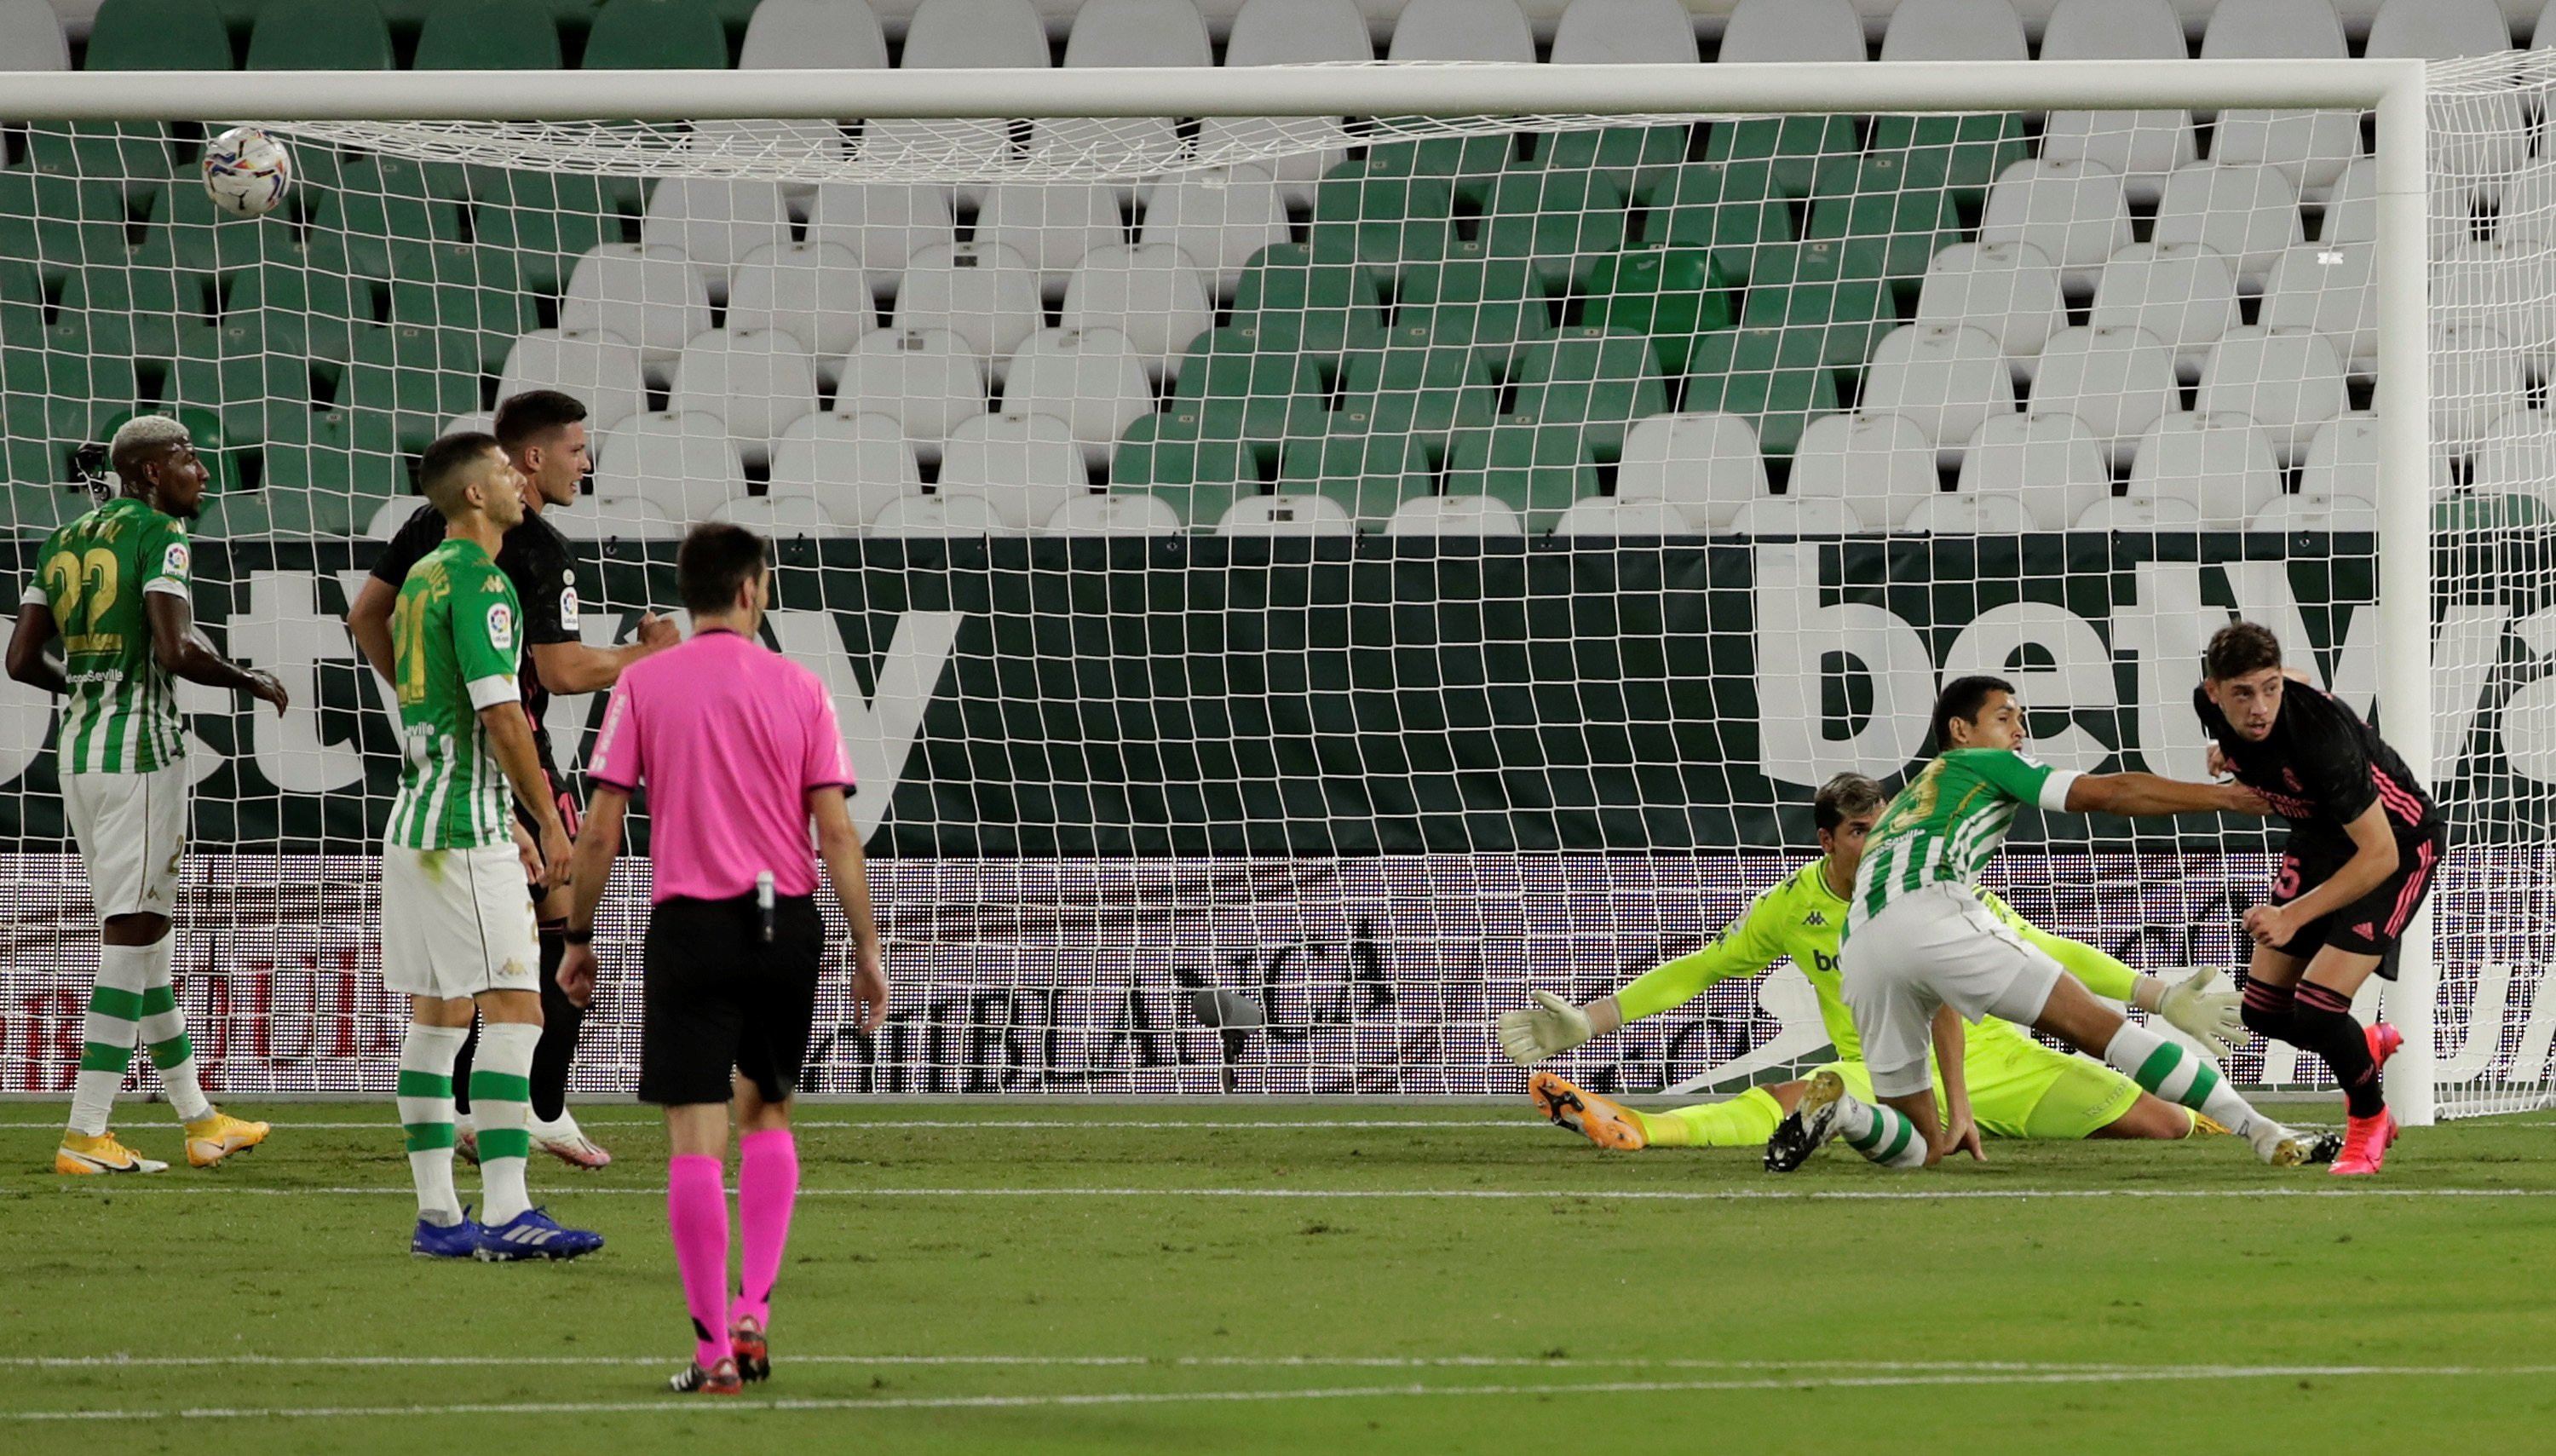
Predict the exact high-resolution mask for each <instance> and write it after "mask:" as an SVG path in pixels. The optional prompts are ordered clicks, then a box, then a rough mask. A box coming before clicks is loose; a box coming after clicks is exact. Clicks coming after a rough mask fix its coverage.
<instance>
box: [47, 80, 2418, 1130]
mask: <svg viewBox="0 0 2556 1456" xmlns="http://www.w3.org/2000/svg"><path fill="white" fill-rule="evenodd" d="M2429 100H2430V92H2429V90H2428V88H2427V78H2426V67H2425V65H2424V64H2423V63H2420V62H2413V61H2374V60H2373V61H2313V62H2311V61H2277V62H2275V61H2189V62H2168V61H2139V62H2104V63H2090V62H2018V63H1961V64H1930V65H1905V66H1901V65H1878V64H1868V65H1786V66H1772V65H1742V64H1730V65H1704V66H1698V65H1679V66H1648V65H1632V66H1571V65H1554V66H1491V65H1447V66H1437V65H1427V66H1395V65H1372V66H1301V67H1300V66H1272V67H1245V68H1234V69H1220V68H1219V69H1197V70H1191V69H1109V68H1091V69H1053V70H1020V71H1002V70H915V71H907V70H861V71H814V70H780V71H625V72H614V71H563V72H556V73H542V74H538V75H533V74H527V73H523V72H512V71H507V72H456V71H443V72H423V71H401V72H387V73H370V72H363V73H343V72H308V71H292V72H285V71H275V72H252V73H227V72H204V73H150V74H133V73H62V74H28V73H19V74H8V75H0V115H7V116H12V117H29V116H36V117H48V118H62V119H65V120H70V121H142V122H154V121H157V122H200V123H205V124H207V126H208V127H209V126H210V124H211V123H213V122H214V121H216V120H218V121H221V122H230V121H254V122H257V123H260V124H267V125H272V126H275V127H277V128H278V129H279V130H281V131H284V132H286V133H288V134H290V135H297V136H298V135H302V134H304V133H305V131H306V130H309V131H311V132H313V133H315V134H318V135H323V136H328V137H332V138H334V139H337V140H339V141H347V140H349V139H351V138H354V137H359V136H361V135H362V133H361V132H360V131H359V130H358V131H349V130H346V129H345V128H347V127H350V126H352V127H358V128H360V127H361V126H363V125H365V124H369V123H388V124H398V123H425V124H428V125H424V126H419V127H416V128H414V130H415V132H417V133H418V134H420V135H423V136H426V137H429V138H433V137H434V136H436V135H437V133H436V131H435V127H434V125H433V124H440V123H448V124H450V126H451V128H452V131H451V135H452V136H454V137H458V138H465V139H467V138H472V137H477V136H481V135H482V134H483V131H484V132H487V133H489V134H490V135H491V137H492V139H489V140H485V141H482V142H465V143H464V144H465V145H469V146H476V147H478V148H479V150H475V151H472V152H471V153H470V155H471V157H472V158H473V160H484V159H486V158H488V157H490V156H493V155H496V154H497V153H498V152H500V151H502V149H503V148H504V147H506V146H509V145H514V144H516V142H517V141H519V140H522V139H525V138H530V139H531V141H532V143H533V144H534V145H535V151H534V152H533V153H530V154H528V155H538V156H539V157H541V158H542V159H543V161H542V165H545V166H554V167H568V168H590V169H593V170H596V171H599V172H601V173H604V174H606V175H623V176H649V175H655V174H657V173H658V172H660V171H661V170H664V169H666V168H668V167H670V166H673V165H676V164H678V163H686V162H690V163H698V162H699V161H700V160H701V159H700V158H698V157H693V158H689V159H687V158H681V157H678V155H677V153H676V151H675V149H674V148H673V147H672V146H671V145H669V144H666V143H664V142H662V141H653V140H651V138H650V136H649V135H648V134H647V132H646V129H645V128H640V129H638V130H637V132H636V134H626V133H613V134H611V136H612V137H617V138H619V139H620V140H623V141H626V142H627V145H626V146H625V147H623V148H622V149H621V150H618V151H615V150H613V149H612V148H611V147H610V146H593V147H586V148H583V149H581V150H575V160H574V161H573V162H571V163H565V164H564V163H562V162H561V161H560V160H559V155H558V154H554V153H551V152H547V151H540V150H539V148H538V143H539V140H540V137H541V135H542V133H543V132H544V129H545V128H544V126H543V125H542V124H556V125H557V126H558V127H559V128H560V129H561V130H562V131H564V132H574V131H575V130H576V129H577V127H578V126H579V124H584V123H602V124H607V125H613V126H619V125H621V124H624V123H630V122H641V123H646V122H667V123H674V122H686V123H690V122H701V121H704V120H716V119H737V120H757V121H788V120H798V119H809V120H831V119H834V118H840V117H845V116H859V117H863V118H869V119H889V118H900V119H902V118H911V119H916V120H918V121H930V120H936V119H968V118H993V117H1004V118H1038V117H1077V118H1079V117H1186V118H1199V117H1218V116H1232V117H1273V116H1301V117H1343V116H1346V117H1395V118H1413V119H1416V120H1414V121H1412V122H1411V123H1410V125H1411V127H1412V128H1413V131H1412V133H1411V134H1426V127H1427V125H1428V122H1427V120H1426V119H1428V118H1448V119H1451V123H1453V122H1457V121H1462V120H1464V119H1471V120H1473V121H1476V122H1478V121H1479V120H1480V119H1482V118H1499V117H1509V118H1517V117H1532V118H1537V119H1538V121H1537V124H1539V125H1545V126H1564V127H1568V126H1593V127H1594V126H1598V125H1604V124H1607V123H1609V122H1613V121H1624V120H1631V121H1635V122H1638V121H1641V120H1643V119H1646V118H1704V117H1731V116H1771V115H1788V114H1809V113H1833V112H1839V111H1846V110H1851V111H1853V112H1856V113H1865V114H1880V113H1891V114H1898V113H1919V114H1926V113H1979V112H1988V111H1998V112H2036V113H2037V112H2043V111H2055V110H2100V111H2128V110H2137V109H2157V108H2169V109H2185V110H2193V111H2198V112H2204V113H2207V112H2214V111H2218V110H2222V109H2225V108H2230V107H2266V108H2324V109H2343V110H2352V111H2357V112H2367V113H2372V114H2374V116H2375V118H2376V130H2375V147H2374V158H2375V173H2376V188H2375V201H2376V206H2375V211H2376V215H2377V225H2376V248H2375V263H2374V271H2375V277H2376V290H2375V294H2376V298H2377V300H2378V317H2377V319H2376V321H2375V322H2376V337H2377V347H2376V374H2377V376H2378V377H2379V378H2380V379H2382V380H2384V381H2386V384H2385V387H2384V388H2382V389H2379V390H2378V391H2377V393H2376V396H2375V400H2374V404H2373V409H2374V411H2375V414H2376V417H2377V436H2378V442H2379V445H2378V451H2379V457H2380V470H2379V473H2378V480H2379V486H2378V492H2377V494H2378V498H2377V500H2376V501H2375V505H2376V507H2377V529H2376V533H2375V535H2376V542H2377V549H2376V556H2377V593H2376V614H2377V632H2376V652H2375V657H2376V672H2377V683H2376V688H2377V692H2376V699H2377V702H2378V703H2379V705H2380V712H2381V714H2382V726H2383V728H2384V730H2385V732H2386V735H2387V738H2388V740H2389V742H2390V743H2391V744H2392V745H2393V746H2394V747H2395V748H2396V749H2397V750H2398V751H2399V752H2400V753H2401V754H2402V755H2403V756H2404V758H2405V760H2406V762H2407V764H2408V766H2409V767H2410V768H2411V769H2412V771H2413V772H2414V773H2415V774H2416V775H2417V776H2418V777H2420V778H2422V779H2423V780H2424V781H2425V782H2427V783H2429V782H2434V781H2435V752H2436V749H2438V748H2440V747H2441V746H2442V745H2438V744H2436V743H2435V742H2434V741H2433V731H2432V726H2433V723H2434V704H2433V672H2432V645H2431V638H2432V623H2431V620H2430V617H2431V610H2430V604H2431V601H2432V599H2433V574H2434V565H2433V562H2434V557H2433V539H2432V514H2431V513H2432V506H2433V501H2432V499H2431V489H2432V487H2431V483H2430V482H2431V481H2432V479H2433V464H2432V445H2431V420H2432V416H2433V407H2432V400H2431V398H2430V395H2431V390H2432V385H2431V382H2430V381H2431V380H2432V379H2433V372H2432V363H2431V358H2430V336H2431V330H2432V320H2431V318H2430V317H2429V314H2428V312H2427V303H2428V297H2429V295H2428V282H2427V280H2428V262H2429V260H2428V258H2427V248H2428V246H2429V243H2428V232H2427V229H2428V228H2429V227H2430V225H2431V222H2430V218H2429V215H2428V212H2427V207H2428V201H2427V199H2428V198H2429V196H2430V189H2429V182H2428V169H2427V136H2428V127H2429V125H2430V119H2429V116H2428V114H2427V113H2428V110H2429ZM501 122H503V123H531V124H533V125H531V126H527V127H524V128H520V129H519V130H518V131H514V132H506V133H503V134H502V135H500V134H495V132H494V129H493V128H491V127H490V124H491V123H501ZM609 139H610V138H607V140H609ZM420 155H432V152H431V151H430V152H427V153H421V154H420ZM808 165H809V164H806V163H803V162H796V161H793V160H792V159H790V158H786V157H767V158H744V159H738V158H730V157H723V158H719V159H716V160H715V161H714V162H713V164H712V170H713V172H714V175H718V176H726V177H738V178H750V179H757V180H760V179H764V178H770V179H772V180H776V181H782V182H806V181H813V180H817V176H816V175H815V174H812V173H809V172H808V171H806V170H804V169H805V168H806V166H808ZM1024 177H1025V178H1026V180H1031V181H1036V180H1039V178H1038V177H1037V175H1036V174H1024ZM2447 749H2448V751H2449V752H2450V753H2451V754H2452V756H2453V758H2455V756H2456V754H2457V751H2458V745H2457V744H2455V743H2453V744H2449V745H2447ZM2430 919H2431V917H2430V913H2429V912H2428V911H2426V912H2425V913H2424V914H2423V915H2422V916H2420V917H2418V918H2417V919H2416V920H2415V921H2414V923H2413V925H2412V926H2411V928H2410V929H2409V931H2408V933H2407V936H2406V939H2405V945H2404V955H2403V964H2402V971H2401V977H2400V979H2399V980H2398V981H2397V983H2396V984H2395V985H2394V986H2393V987H2392V988H2390V990H2389V993H2388V994H2389V1000H2390V1005H2391V1015H2392V1017H2393V1019H2394V1020H2396V1022H2397V1023H2398V1024H2399V1025H2400V1027H2401V1028H2402V1029H2403V1031H2404V1034H2405V1038H2406V1040H2405V1045H2404V1048H2403V1051H2402V1052H2401V1053H2400V1054H2399V1056H2398V1057H2397V1059H2396V1061H2395V1063H2394V1064H2393V1066H2392V1067H2391V1070H2390V1072H2389V1090H2390V1100H2391V1104H2392V1106H2393V1107H2394V1109H2395V1111H2396V1113H2397V1116H2398V1117H2399V1119H2400V1120H2401V1121H2402V1122H2404V1123H2406V1124H2408V1125H2424V1124H2429V1123H2431V1122H2432V1121H2433V1120H2434V1117H2435V1080H2434V1078H2435V1068H2436V1063H2437V1058H2436V1054H2435V1046H2434V1042H2435V1036H2434V1026H2433V1014H2432V1007H2433V1003H2434V999H2435V979H2434V964H2433V957H2432V952H2431V942H2430V928H2429V927H2430Z"/></svg>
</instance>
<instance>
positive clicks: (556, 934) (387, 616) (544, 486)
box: [346, 389, 680, 1168]
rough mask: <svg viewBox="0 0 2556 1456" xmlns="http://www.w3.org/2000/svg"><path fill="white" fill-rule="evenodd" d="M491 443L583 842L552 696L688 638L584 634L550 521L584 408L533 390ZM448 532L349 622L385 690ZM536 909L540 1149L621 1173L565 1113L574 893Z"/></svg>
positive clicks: (369, 591) (416, 543)
mask: <svg viewBox="0 0 2556 1456" xmlns="http://www.w3.org/2000/svg"><path fill="white" fill-rule="evenodd" d="M493 433H494V434H495V435H496V437H497V444H498V445H499V447H501V448H502V449H503V450H504V451H505V452H506V455H507V458H508V459H510V460H512V461H513V462H514V464H515V468H516V469H518V470H520V471H522V472H523V476H524V479H525V480H526V481H527V482H528V483H529V485H530V486H531V488H530V489H528V490H527V491H525V498H524V506H525V510H524V519H523V522H522V524H520V525H517V526H515V527H514V528H513V529H511V530H509V531H507V532H506V536H505V542H504V545H503V546H502V548H501V549H500V550H499V551H498V553H497V566H498V569H499V570H501V571H503V572H504V573H505V574H506V576H507V578H508V579H509V580H510V581H512V582H513V583H514V585H515V595H516V596H518V597H519V598H521V600H522V602H523V610H524V621H523V633H524V643H525V645H526V647H527V648H528V649H529V657H530V662H529V666H530V668H531V671H528V672H525V673H523V674H522V675H521V679H520V680H521V682H522V684H523V690H524V712H525V714H526V715H527V716H528V717H530V718H531V719H532V721H533V741H534V743H535V745H536V746H538V747H539V748H540V750H541V758H542V771H543V772H544V773H545V774H547V775H549V777H550V783H551V792H552V794H553V795H555V796H556V797H557V799H558V801H559V808H560V820H561V822H562V823H564V824H566V825H567V826H568V828H569V832H570V833H571V834H572V835H574V834H575V832H576V829H577V812H576V799H575V794H574V792H573V791H572V790H571V789H570V787H569V784H568V780H567V779H566V778H565V777H564V776H563V775H562V774H561V773H560V770H559V760H558V759H557V758H556V757H554V756H552V753H551V740H550V734H549V733H548V732H547V731H545V730H544V728H543V719H544V717H545V715H547V714H548V713H549V711H550V699H551V694H553V693H595V692H601V691H603V690H604V689H607V688H609V687H611V686H612V685H613V684H614V683H615V682H617V681H619V680H620V677H621V670H622V669H623V668H624V667H627V666H628V665H630V664H631V663H633V662H636V661H637V660H639V659H640V658H642V657H645V656H647V655H648V654H649V653H651V652H655V651H657V650H659V649H660V648H665V647H671V646H673V645H675V643H676V642H677V641H679V640H680V636H679V634H678V633H677V632H676V630H675V624H674V623H673V622H672V621H667V620H662V619H660V618H659V617H658V616H657V615H656V613H654V612H650V613H648V614H647V615H645V616H643V617H641V618H640V620H639V638H638V640H637V641H635V642H632V643H629V644H628V645H626V646H621V647H609V648H606V647H589V646H587V645H586V643H585V640H584V638H583V636H582V635H581V634H580V633H579V631H578V621H577V615H578V613H577V602H578V594H577V586H576V569H575V564H574V563H573V562H572V561H571V560H570V557H569V549H568V540H567V538H565V537H563V536H562V535H560V532H559V528H558V527H557V526H554V525H552V524H551V523H550V522H548V521H546V520H543V519H542V511H543V509H544V508H546V507H549V506H555V505H567V504H569V503H570V502H571V501H574V500H575V499H576V496H577V489H578V487H579V484H580V482H582V481H583V480H584V478H585V472H586V466H587V454H586V438H585V406H584V405H582V404H580V403H578V402H577V401H576V400H575V399H574V398H572V397H570V396H568V395H565V394H562V393H560V392H559V391H558V390H555V389H534V390H528V391H526V392H524V393H522V394H518V395H512V396H510V397H508V398H507V399H506V400H505V401H504V402H503V403H501V404H499V405H498V406H497V421H496V428H495V430H494V432H493ZM444 530H445V523H444V519H443V517H442V516H440V515H438V514H437V513H436V510H435V507H433V506H431V505H424V506H420V507H419V508H418V512H417V514H416V515H413V516H411V517H409V520H408V524H406V525H404V526H402V527H401V528H400V530H399V534H398V535H396V536H394V537H392V538H391V543H390V548H389V549H388V550H386V551H384V552H383V553H382V559H381V560H380V561H378V562H376V563H375V564H374V565H373V573H372V580H370V581H368V582H366V583H365V584H364V589H363V591H362V592H361V593H360V594H358V595H357V596H356V598H355V604H354V606H353V607H352V609H350V610H349V611H348V612H347V613H346V623H347V626H348V627H349V628H351V629H352V630H353V632H354V634H355V641H356V643H357V644H358V645H360V646H361V647H362V648H363V650H364V657H365V659H366V660H367V661H369V662H371V663H372V665H373V670H374V671H375V672H378V673H380V674H381V675H382V681H383V682H385V683H387V682H389V681H391V607H392V605H393V603H394V602H396V601H397V600H398V598H399V589H400V584H401V583H402V582H404V581H406V580H407V579H408V573H409V568H411V567H413V566H415V565H417V563H418V560H419V558H421V557H423V556H425V555H426V554H427V553H428V552H430V551H432V550H434V549H435V548H436V546H437V545H439V544H441V543H442V542H443V540H444ZM518 810H519V812H520V806H518ZM536 893H537V895H538V893H539V892H538V891H537V892H536ZM537 908H538V911H539V918H540V921H541V943H542V969H541V991H542V1039H541V1042H540V1044H539V1045H538V1046H536V1047H535V1048H534V1050H533V1073H532V1083H533V1087H532V1103H533V1126H532V1133H533V1146H535V1147H538V1148H541V1149H543V1150H544V1151H546V1152H549V1153H551V1154H552V1155H554V1156H556V1157H558V1158H560V1159H561V1160H563V1161H565V1162H568V1163H571V1164H573V1165H575V1166H576V1167H581V1168H599V1167H602V1166H603V1165H604V1164H606V1163H608V1162H610V1161H612V1155H611V1154H610V1153H608V1152H605V1151H604V1150H603V1149H602V1148H601V1147H599V1146H597V1145H596V1144H595V1143H594V1141H593V1140H592V1139H591V1138H589V1137H587V1136H586V1135H585V1133H584V1131H583V1130H582V1129H580V1128H579V1127H578V1126H577V1125H576V1120H575V1118H573V1117H571V1116H569V1112H568V1073H569V1062H570V1060H571V1059H572V1058H573V1057H574V1056H575V1052H576V1036H577V1031H578V1028H579V1027H580V1026H581V1025H582V1024H583V1022H584V1019H585V1008H584V1007H583V1006H582V1005H579V1004H577V1003H576V1002H575V1001H572V1000H570V999H569V998H568V997H567V996H566V995H565V994H563V993H561V991H560V989H559V966H560V959H561V957H562V956H563V955H565V954H566V952H567V942H566V941H565V940H563V939H562V936H563V934H564V933H565V932H566V930H567V928H568V890H567V886H566V885H564V884H563V885H561V886H559V887H558V888H556V889H554V890H552V891H551V892H550V893H549V894H548V895H547V896H543V897H540V898H539V900H538V906H537ZM473 1038H474V1040H475V1038H476V1031H475V1029H474V1032H473ZM470 1053H471V1046H470V1045H468V1044H465V1045H464V1046H463V1047H462V1049H461V1055H460V1058H459V1059H458V1060H457V1061H456V1062H455V1064H454V1066H453V1077H452V1085H453V1090H454V1093H455V1102H456V1104H457V1106H456V1108H455V1111H456V1113H460V1114H467V1113H468V1112H469V1104H468V1103H467V1101H465V1100H463V1098H462V1096H461V1095H460V1094H461V1089H462V1088H463V1087H465V1086H467V1085H468V1078H469V1069H470ZM462 1137H463V1141H462V1146H463V1148H464V1150H465V1151H468V1150H469V1149H470V1147H471V1143H470V1141H469V1134H468V1133H467V1132H464V1133H463V1134H462Z"/></svg>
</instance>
